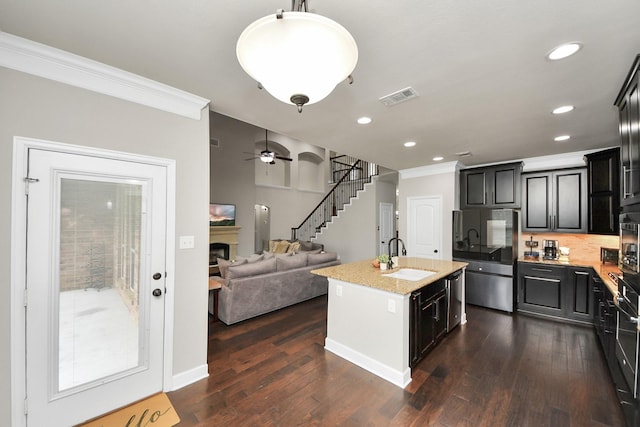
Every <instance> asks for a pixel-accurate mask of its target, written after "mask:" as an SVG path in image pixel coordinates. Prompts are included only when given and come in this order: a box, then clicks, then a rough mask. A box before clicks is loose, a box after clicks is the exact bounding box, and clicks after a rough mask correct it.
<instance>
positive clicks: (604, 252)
mask: <svg viewBox="0 0 640 427" xmlns="http://www.w3.org/2000/svg"><path fill="white" fill-rule="evenodd" d="M619 252H620V249H618V248H603V247H600V261H602V263H603V264H607V263H609V264H615V265H618V253H619Z"/></svg>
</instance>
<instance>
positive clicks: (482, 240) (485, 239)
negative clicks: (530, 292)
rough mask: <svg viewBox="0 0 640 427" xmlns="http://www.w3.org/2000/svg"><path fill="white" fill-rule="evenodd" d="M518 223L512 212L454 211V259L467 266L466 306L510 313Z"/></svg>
mask: <svg viewBox="0 0 640 427" xmlns="http://www.w3.org/2000/svg"><path fill="white" fill-rule="evenodd" d="M519 221H520V220H519V212H518V211H517V210H513V209H465V210H461V211H453V233H452V237H453V246H452V247H453V254H452V255H453V259H454V260H456V261H465V262H468V263H469V266H468V267H467V269H466V273H465V274H466V276H465V286H466V292H465V297H466V302H467V304H474V305H479V306H482V307H488V308H493V309H497V310H503V311H507V312H510V313H511V312H513V309H514V302H515V297H514V296H515V293H514V284H513V283H514V282H513V269H514V264H515V261H516V259H517V257H518V227H519V224H520V222H519Z"/></svg>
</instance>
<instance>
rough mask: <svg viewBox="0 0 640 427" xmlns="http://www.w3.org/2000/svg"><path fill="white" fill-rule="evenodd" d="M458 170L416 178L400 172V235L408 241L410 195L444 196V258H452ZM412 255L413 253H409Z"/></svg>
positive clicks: (442, 255)
mask: <svg viewBox="0 0 640 427" xmlns="http://www.w3.org/2000/svg"><path fill="white" fill-rule="evenodd" d="M458 179H459V178H458V172H457V170H453V168H452V170H451V171H450V172H441V173H436V174H428V175H425V176H420V177H415V178H408V179H406V178H403V177H402V173H401V174H400V181H399V183H398V192H399V201H398V205H399V206H398V211H399V217H398V231H399V233H400V237H401V238H402V239H403V240H404V241H405V243H406V242H407V240H406V238H407V215H408V211H407V199H408V198H409V197H423V196H440V197H442V234H441V237H442V248H441V257H442V259H451V257H452V253H451V251H452V245H451V228H452V226H453V225H452V222H453V214H452V212H453V210H454V209H457V207H458V206H459V202H458V199H459V196H458V194H459V193H458V184H457V183H458ZM408 255H409V256H411V254H408Z"/></svg>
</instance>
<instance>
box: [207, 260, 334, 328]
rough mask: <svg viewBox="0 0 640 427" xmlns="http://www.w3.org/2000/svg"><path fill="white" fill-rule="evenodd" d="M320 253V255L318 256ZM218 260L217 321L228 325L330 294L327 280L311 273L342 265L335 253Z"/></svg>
mask: <svg viewBox="0 0 640 427" xmlns="http://www.w3.org/2000/svg"><path fill="white" fill-rule="evenodd" d="M316 252H317V253H316ZM239 258H240V259H239V260H236V262H234V263H230V262H228V261H226V262H225V261H224V260H219V267H220V273H221V275H222V276H221V277H216V278H215V280H217V281H219V282H220V284H221V285H222V287H221V289H220V293H219V295H218V317H219V319H220V320H222V321H223V322H224V323H226V324H227V325H230V324H233V323H237V322H240V321H242V320H246V319H249V318H252V317H256V316H259V315H261V314H265V313H269V312H271V311H275V310H278V309H280V308H283V307H287V306H290V305H292V304H296V303H299V302H302V301H306V300H308V299H311V298H315V297H317V296H320V295H324V294H326V293H327V278H326V277H322V276H317V275H315V274H312V273H310V271H311V270H314V269H317V268H323V267H328V266H332V265H338V264H340V260H339V259H338V257H337V254H336V253H335V252H318V251H311V252H299V253H295V254H293V253H285V254H273V253H269V252H267V253H265V254H262V255H253V256H252V257H249V258H242V257H239Z"/></svg>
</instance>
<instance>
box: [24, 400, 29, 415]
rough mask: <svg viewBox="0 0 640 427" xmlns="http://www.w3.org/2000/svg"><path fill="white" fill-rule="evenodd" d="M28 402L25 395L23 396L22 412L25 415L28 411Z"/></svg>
mask: <svg viewBox="0 0 640 427" xmlns="http://www.w3.org/2000/svg"><path fill="white" fill-rule="evenodd" d="M28 403H29V402H28V400H27V398H26V397H25V398H24V414H25V415H27V414H28V413H29V406H27V405H28Z"/></svg>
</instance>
